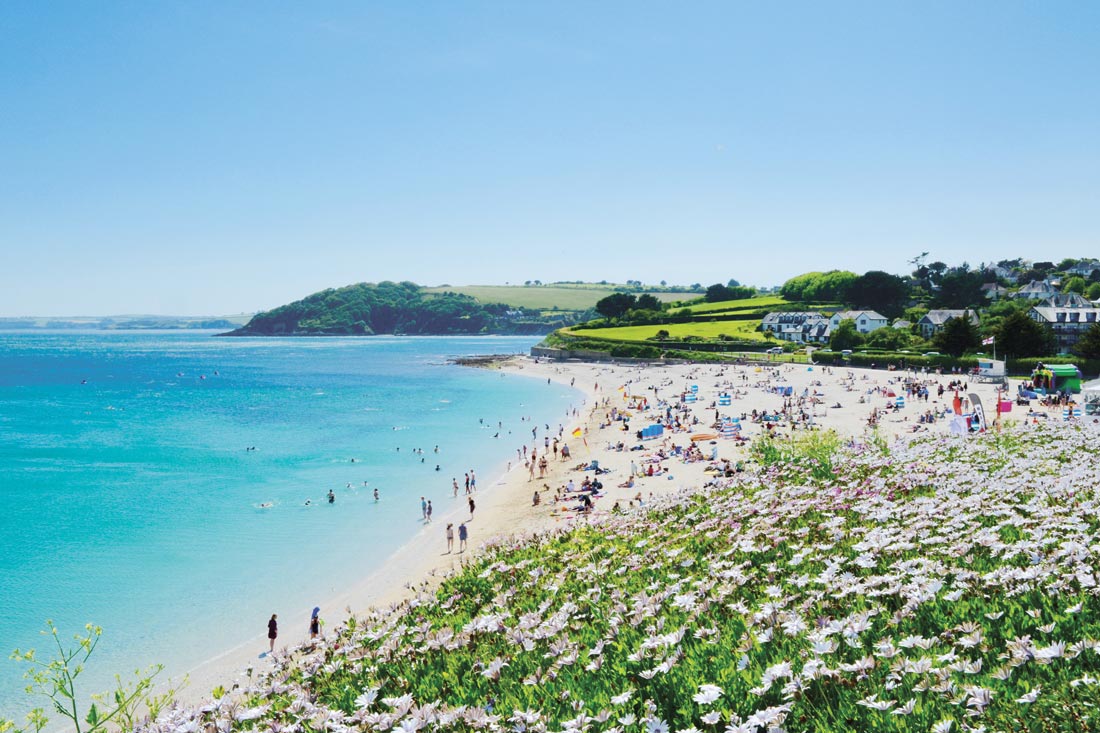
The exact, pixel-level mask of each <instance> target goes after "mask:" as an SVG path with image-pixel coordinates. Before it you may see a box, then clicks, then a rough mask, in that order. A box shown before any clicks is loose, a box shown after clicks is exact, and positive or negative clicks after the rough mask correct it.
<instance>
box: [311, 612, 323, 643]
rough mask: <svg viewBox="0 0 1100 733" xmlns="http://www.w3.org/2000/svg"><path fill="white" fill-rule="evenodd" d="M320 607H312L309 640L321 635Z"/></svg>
mask: <svg viewBox="0 0 1100 733" xmlns="http://www.w3.org/2000/svg"><path fill="white" fill-rule="evenodd" d="M320 613H321V607H320V606H314V608H313V614H312V615H311V616H310V617H309V638H310V639H316V638H317V637H318V636H320V634H321V617H320V615H319V614H320Z"/></svg>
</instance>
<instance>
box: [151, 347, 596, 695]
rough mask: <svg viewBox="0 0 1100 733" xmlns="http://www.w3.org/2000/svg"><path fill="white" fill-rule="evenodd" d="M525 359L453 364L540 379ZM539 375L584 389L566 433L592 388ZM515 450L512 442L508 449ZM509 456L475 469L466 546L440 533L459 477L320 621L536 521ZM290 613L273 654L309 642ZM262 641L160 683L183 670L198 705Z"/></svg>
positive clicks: (461, 501)
mask: <svg viewBox="0 0 1100 733" xmlns="http://www.w3.org/2000/svg"><path fill="white" fill-rule="evenodd" d="M527 358H528V357H523V356H517V355H493V356H491V357H489V358H488V359H487V360H485V361H483V362H480V363H476V364H474V363H470V364H458V366H462V367H463V368H477V369H490V370H494V371H501V372H503V373H504V374H507V375H509V376H518V377H523V378H532V379H533V378H544V377H543V376H537V375H535V374H532V373H525V372H524V371H523V368H522V366H521V367H518V368H517V367H514V366H513V365H512V363H513V362H515V361H519V360H521V359H527ZM545 376H546V377H549V378H550V379H552V381H555V382H557V383H559V384H564V385H567V386H572V387H573V388H574V389H577V390H578V391H579V392H581V394H582V395H583V398H582V400H581V403H580V404H579V405H573V407H574V408H575V409H576V410H577V412H578V417H577V418H570V421H569V422H568V423H565V422H562V425H564V426H565V428H566V435H568V434H569V432H571V431H572V430H573V428H574V427H575V424H576V422H577V420H578V419H583V417H584V415H585V410H586V409H587V408H589V407H590V406H591V401H592V399H593V397H592V392H591V390H586V389H585V388H584V384H585V383H584V382H581V381H580V380H578V383H577V384H575V385H569V380H568V378H567V377H566V376H565V375H558V374H556V375H545ZM539 432H540V438H541V433H542V432H543V428H542V427H541V426H540V428H539ZM512 437H515V438H517V440H519V441H521V442H520V445H521V446H522V444H523V443H522V440H523V439H522V438H518V436H512ZM514 449H515V448H514V447H513V448H511V449H509V450H514ZM509 455H510V453H509V454H502V457H501V459H500V461H498V462H497V463H496V464H495V465H494V466H492V467H491V469H490V470H489V471H487V472H486V474H485V478H488V479H489V481H488V482H487V483H483V478H482V476H479V477H478V484H479V486H478V489H477V492H476V493H475V494H473V498H474V500H475V503H476V510H475V517H474V520H473V521H471V522H468V527H469V530H470V538H469V541H468V545H467V550H466V551H465V553H459V552H458V551H457V549H456V550H455V552H453V553H450V554H448V553H446V552H445V550H446V540H445V539H444V534H443V533H444V530H445V527H446V525H447V522H449V521H450V522H454V523H455V525H456V526H455V547H456V548H457V547H458V544H459V543H458V528H457V525H458V523H459V521H461V520H462V519H464V518H466V517H468V516H469V513H468V511H467V509H466V503H465V495H464V493H463V488H462V486H461V483H460V486H459V494H458V497H457V502H458V505H457V506H456V507H453V508H448V509H447V510H446V511H440V510H439V509H437V510H436V513H435V515H434V516H433V519H432V521H431V522H428V523H424V524H423V526H421V528H420V529H419V530H418V531H417V532H416V533H415V534H414V535H413V536H412V537H410V538H409V539H408V540H407V541H406V542H405V543H403V544H402V545H401V546H399V547H398V548H397V549H396V550H394V551H393V552H392V553H390V554H389V555H387V556H386V559H385V562H384V563H383V565H382V567H380V568H377V569H375V570H373V571H371V572H370V573H368V574H367V575H366V576H364V577H362V578H360V579H359V580H357V581H356V582H354V583H353V584H352V585H351V586H350V587H349V588H347V589H346V590H344V591H343V592H341V593H338V594H337V595H335V596H330V597H327V598H324V599H322V600H321V601H320V602H319V604H318V605H319V606H320V607H321V618H322V619H323V620H324V621H325V623H326V624H327V625H329V626H333V627H335V626H336V625H339V624H340V623H342V622H343V621H344V620H345V619H346V618H347V617H348V616H349V615H357V614H362V613H365V612H367V611H368V610H370V609H371V608H378V607H384V606H388V605H390V604H391V603H394V602H396V601H398V600H400V599H402V598H404V597H405V596H406V595H407V594H410V593H411V590H410V589H411V588H412V587H415V586H418V585H420V584H422V583H423V582H429V583H432V584H437V583H439V582H441V581H442V580H443V579H444V578H445V577H446V576H447V575H448V574H449V573H450V572H451V571H453V570H457V569H459V568H460V567H461V564H462V561H463V560H464V559H466V558H469V557H473V556H474V555H475V554H476V553H477V551H478V549H479V547H480V546H481V545H483V544H485V543H486V542H488V541H490V540H493V539H496V538H498V537H501V536H506V535H509V534H513V533H516V532H521V531H525V530H530V529H533V528H535V526H536V525H537V524H538V521H537V517H534V516H528V517H517V516H516V515H515V509H516V507H517V502H518V506H520V507H522V505H523V501H526V503H527V504H528V505H530V504H531V495H530V494H522V495H521V496H518V497H517V496H516V495H515V489H516V488H517V487H518V486H520V485H521V484H522V483H526V477H525V476H523V474H524V470H523V465H522V464H518V465H517V463H516V461H515V460H511V461H510V460H509V458H508V456H509ZM551 464H552V465H551V467H550V471H548V474H547V476H546V478H545V479H544V481H547V482H548V481H550V479H552V478H554V477H555V476H556V474H557V472H558V469H562V468H563V467H561V466H559V465H558V462H554V461H552V462H551ZM517 520H518V524H517ZM533 520H534V521H533ZM544 520H545V522H544V523H545V524H547V525H549V526H553V522H551V520H550V519H548V518H544ZM297 613H298V614H299V615H294V614H284V615H281V616H280V620H282V619H283V618H286V619H287V621H286V623H285V625H284V624H282V623H281V624H280V631H279V638H278V640H277V642H276V645H275V650H276V655H278V654H279V650H280V649H284V648H288V649H291V650H293V649H295V648H296V647H298V646H300V645H302V644H305V643H306V642H308V641H309V639H308V635H307V634H306V633H305V632H304V631H299V630H298V626H297V625H296V624H295V623H294V621H295V620H296V619H298V618H299V617H300V618H302V619H307V618H308V617H309V613H310V608H303V609H300V611H298V612H297ZM301 627H302V629H304V628H305V623H302V624H301ZM322 631H323V627H322ZM283 642H285V643H283ZM267 647H268V640H267V636H266V634H263V633H258V634H256V635H254V636H252V637H249V638H247V639H244V640H242V641H241V642H240V643H238V644H236V645H235V646H233V647H231V648H229V649H226V650H224V651H222V652H220V653H218V654H216V655H214V656H212V657H210V658H209V659H207V660H205V661H203V662H201V663H199V664H198V665H195V666H193V667H192V668H190V669H188V670H184V671H183V673H182V675H181V677H180V678H179V680H177V679H174V678H173V680H171V681H165V682H164V683H162V685H161V686H163V685H167V684H170V682H178V681H180V680H182V679H184V677H185V678H186V679H187V684H186V686H185V687H183V689H181V690H179V692H178V693H177V699H178V700H179V702H180V703H182V704H185V705H196V704H201V703H203V702H206V701H208V700H209V699H210V698H211V692H212V690H214V689H215V688H216V687H219V686H220V687H223V688H224V689H226V690H230V689H232V688H233V687H234V686H237V685H240V686H242V687H243V686H244V685H245V682H246V680H247V679H248V672H249V670H251V671H252V672H253V673H258V672H262V671H264V670H265V669H266V668H268V667H269V666H270V661H271V660H270V658H269V656H268V655H265V654H260V652H261V651H263V652H266V650H267Z"/></svg>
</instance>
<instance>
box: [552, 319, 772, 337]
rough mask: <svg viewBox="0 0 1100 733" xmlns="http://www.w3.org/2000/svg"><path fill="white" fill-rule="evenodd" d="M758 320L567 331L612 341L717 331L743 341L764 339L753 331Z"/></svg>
mask: <svg viewBox="0 0 1100 733" xmlns="http://www.w3.org/2000/svg"><path fill="white" fill-rule="evenodd" d="M759 324H760V322H759V321H757V320H751V321H714V322H711V321H703V322H698V323H666V324H663V325H661V324H658V325H655V326H620V327H618V328H592V329H578V328H575V329H570V330H569V333H571V334H573V335H575V336H585V337H593V338H600V339H611V340H614V341H642V340H645V339H647V338H650V337H651V336H656V335H657V332H658V331H660V330H662V329H663V330H665V331H668V334H669V338H671V339H677V338H683V337H684V336H699V337H700V338H706V339H715V338H718V336H719V335H720V334H725V335H726V336H733V337H734V338H738V339H744V340H747V341H761V342H763V341H766V340H767V339H765V338H764V334H763V333H761V332H759V331H757V330H756V327H757V326H758V325H759Z"/></svg>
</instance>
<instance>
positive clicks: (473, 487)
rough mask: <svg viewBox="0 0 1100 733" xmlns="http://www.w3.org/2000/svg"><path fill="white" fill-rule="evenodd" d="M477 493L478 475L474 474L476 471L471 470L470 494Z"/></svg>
mask: <svg viewBox="0 0 1100 733" xmlns="http://www.w3.org/2000/svg"><path fill="white" fill-rule="evenodd" d="M475 491H477V475H476V474H475V473H474V469H472V468H471V469H470V493H471V494H472V493H473V492H475Z"/></svg>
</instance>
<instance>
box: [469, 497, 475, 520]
mask: <svg viewBox="0 0 1100 733" xmlns="http://www.w3.org/2000/svg"><path fill="white" fill-rule="evenodd" d="M467 501H469V502H470V519H473V518H474V497H472V496H471V497H470V498H469V499H467Z"/></svg>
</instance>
